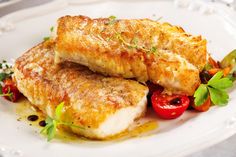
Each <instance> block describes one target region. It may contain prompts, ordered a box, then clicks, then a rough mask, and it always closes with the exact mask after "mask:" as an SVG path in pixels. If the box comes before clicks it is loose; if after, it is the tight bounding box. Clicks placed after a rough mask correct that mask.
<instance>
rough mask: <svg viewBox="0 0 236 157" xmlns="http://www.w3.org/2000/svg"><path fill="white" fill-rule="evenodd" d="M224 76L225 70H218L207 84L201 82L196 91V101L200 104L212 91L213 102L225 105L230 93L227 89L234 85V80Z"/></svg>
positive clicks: (197, 104)
mask: <svg viewBox="0 0 236 157" xmlns="http://www.w3.org/2000/svg"><path fill="white" fill-rule="evenodd" d="M222 77H223V72H222V71H219V72H217V73H216V74H215V75H214V76H213V77H212V78H211V79H210V80H209V81H208V83H207V84H201V85H200V86H199V87H198V89H197V90H196V91H195V93H194V97H195V99H194V103H195V105H196V106H200V105H202V104H203V103H204V101H205V100H206V99H207V96H208V94H209V93H210V98H211V101H212V102H213V104H215V105H219V106H224V105H226V104H227V103H228V99H229V95H228V93H227V92H226V91H225V90H226V89H227V88H230V87H232V86H233V81H232V80H231V79H230V78H229V77H224V78H222Z"/></svg>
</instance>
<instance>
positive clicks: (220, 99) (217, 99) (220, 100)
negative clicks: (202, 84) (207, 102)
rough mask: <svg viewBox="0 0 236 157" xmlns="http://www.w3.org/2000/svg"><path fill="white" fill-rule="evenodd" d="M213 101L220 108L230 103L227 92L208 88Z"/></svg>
mask: <svg viewBox="0 0 236 157" xmlns="http://www.w3.org/2000/svg"><path fill="white" fill-rule="evenodd" d="M208 90H209V92H210V96H211V101H212V102H213V104H215V105H218V106H225V105H227V103H228V100H229V95H228V93H227V92H226V91H223V90H219V89H215V88H211V87H208Z"/></svg>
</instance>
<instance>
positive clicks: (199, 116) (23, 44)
mask: <svg viewBox="0 0 236 157" xmlns="http://www.w3.org/2000/svg"><path fill="white" fill-rule="evenodd" d="M61 4H62V3H61ZM58 5H59V4H58ZM58 5H55V6H52V5H51V6H50V7H45V11H43V8H40V9H39V8H38V9H37V8H36V10H40V12H38V13H37V16H36V12H33V11H32V10H27V11H23V12H18V13H17V14H14V15H10V16H8V17H7V18H6V17H5V18H3V19H2V20H8V21H10V22H13V24H14V25H15V29H14V30H12V31H10V32H6V33H3V34H2V35H1V36H0V56H1V57H0V59H7V60H9V59H11V58H17V57H18V56H20V55H22V54H23V53H24V52H25V51H26V50H28V49H29V48H31V47H33V46H34V45H36V44H37V43H39V42H41V41H42V39H43V37H44V36H48V34H49V28H50V27H51V26H52V25H54V23H55V21H56V19H57V18H58V17H60V16H63V15H66V14H71V15H78V14H83V15H87V16H91V17H108V16H110V15H116V16H117V17H118V18H152V19H158V18H159V17H162V19H161V21H168V22H170V23H172V24H174V25H180V26H182V27H183V28H184V29H185V30H186V31H187V32H190V33H191V34H196V35H197V34H201V35H203V36H204V37H205V38H206V39H207V40H208V41H209V42H208V50H209V52H210V53H211V54H212V55H213V57H214V58H216V59H221V58H222V57H223V56H224V55H225V54H227V53H228V52H230V51H231V50H233V49H234V48H236V45H235V43H236V29H235V28H236V27H235V22H234V21H233V18H230V17H231V16H236V15H235V13H233V12H231V11H229V10H227V9H226V8H225V7H223V6H217V7H216V8H217V9H216V12H215V13H213V14H210V15H204V14H200V13H199V12H197V11H192V12H191V11H188V10H187V9H184V8H176V7H175V6H174V3H173V2H172V1H145V2H144V1H136V2H134V1H133V2H132V1H126V2H125V1H119V2H118V1H114V2H110V1H104V2H96V3H89V4H80V5H73V6H72V5H67V4H66V3H64V2H63V5H61V6H63V7H60V8H58V10H57V11H55V8H57V7H58ZM50 8H52V10H53V11H51V12H50V13H49V12H48V11H49V10H50ZM219 9H221V10H219ZM30 14H31V15H34V16H35V17H34V18H29V17H30ZM22 17H27V18H28V19H26V20H23V19H21V18H22ZM11 20H12V21H11ZM42 57H43V56H42ZM193 57H194V56H193ZM229 93H230V102H229V104H228V106H226V107H212V108H211V110H210V111H208V112H206V113H193V112H187V113H185V114H184V115H183V116H181V117H180V118H178V119H175V120H170V121H163V120H158V123H159V128H158V130H157V133H156V134H154V135H152V136H147V137H142V138H133V139H129V140H126V141H119V142H112V141H111V142H92V141H91V142H82V143H81V142H73V143H65V142H60V141H52V142H50V143H47V142H46V140H45V138H44V137H42V136H41V135H40V134H39V133H38V132H39V130H38V129H37V128H34V127H31V126H29V125H28V124H27V123H24V122H18V121H17V120H16V119H17V115H16V114H15V112H14V110H15V104H12V103H9V102H7V101H5V100H4V99H1V100H0V125H1V129H0V154H2V156H4V157H7V156H10V157H13V156H14V157H15V156H23V157H32V156H34V157H42V156H50V157H65V156H69V157H76V156H82V157H93V156H96V157H104V156H109V157H121V156H128V155H129V156H135V157H154V156H155V157H157V156H161V157H170V156H175V157H179V156H184V155H187V154H189V153H193V152H195V151H198V150H200V149H202V148H204V147H207V146H210V145H212V144H215V143H217V142H219V141H221V140H223V139H226V138H227V137H229V136H231V135H233V134H234V133H235V132H236V106H235V104H236V90H234V91H233V90H232V91H229ZM16 105H17V104H16Z"/></svg>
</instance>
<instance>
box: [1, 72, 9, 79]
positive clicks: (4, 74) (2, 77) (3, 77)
mask: <svg viewBox="0 0 236 157" xmlns="http://www.w3.org/2000/svg"><path fill="white" fill-rule="evenodd" d="M7 77H8V75H7V74H6V73H4V72H2V73H0V81H3V80H5V79H6V78H7Z"/></svg>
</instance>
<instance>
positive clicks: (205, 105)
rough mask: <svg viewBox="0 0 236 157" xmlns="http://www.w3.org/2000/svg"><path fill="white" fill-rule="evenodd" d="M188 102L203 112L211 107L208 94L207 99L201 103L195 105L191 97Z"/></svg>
mask: <svg viewBox="0 0 236 157" xmlns="http://www.w3.org/2000/svg"><path fill="white" fill-rule="evenodd" d="M190 104H191V106H192V107H193V108H194V109H195V110H197V111H200V112H205V111H207V110H209V108H210V107H211V99H210V96H208V98H207V100H206V101H205V102H204V103H203V104H202V105H200V106H196V105H195V104H194V98H192V99H191V103H190Z"/></svg>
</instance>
